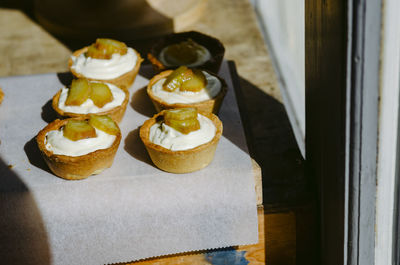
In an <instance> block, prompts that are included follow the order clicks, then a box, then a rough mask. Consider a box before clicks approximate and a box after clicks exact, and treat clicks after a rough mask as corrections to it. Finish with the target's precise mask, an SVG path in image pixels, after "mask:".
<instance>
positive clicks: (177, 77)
mask: <svg viewBox="0 0 400 265" xmlns="http://www.w3.org/2000/svg"><path fill="white" fill-rule="evenodd" d="M206 85H207V79H206V77H205V75H204V74H203V72H202V71H201V70H192V69H189V68H187V67H186V66H180V67H179V68H177V69H176V70H174V71H173V72H172V73H171V74H170V75H169V76H168V77H167V78H166V80H165V81H164V83H163V89H164V90H166V91H168V92H172V91H175V90H176V89H177V88H179V90H180V91H191V92H199V91H201V90H202V89H203V88H204V87H206Z"/></svg>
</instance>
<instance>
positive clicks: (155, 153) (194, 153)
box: [139, 111, 223, 173]
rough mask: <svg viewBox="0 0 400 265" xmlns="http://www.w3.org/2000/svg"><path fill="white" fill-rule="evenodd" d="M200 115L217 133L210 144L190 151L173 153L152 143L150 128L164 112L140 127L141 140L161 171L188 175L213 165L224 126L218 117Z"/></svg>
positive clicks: (207, 114)
mask: <svg viewBox="0 0 400 265" xmlns="http://www.w3.org/2000/svg"><path fill="white" fill-rule="evenodd" d="M199 113H200V114H201V115H203V116H205V117H207V118H208V119H210V120H211V121H212V122H213V124H214V126H215V128H216V132H215V135H214V138H213V139H212V140H211V141H210V142H207V143H205V144H202V145H199V146H197V147H195V148H192V149H188V150H181V151H172V150H169V149H167V148H164V147H162V146H160V145H157V144H154V143H153V142H151V141H150V139H149V134H150V128H151V126H153V125H154V124H155V123H156V122H157V121H158V120H159V119H160V117H161V116H163V115H164V111H161V112H160V113H158V114H156V115H154V116H153V117H152V118H150V119H148V120H147V121H145V122H144V124H143V125H142V127H140V133H139V135H140V138H141V139H142V142H143V143H144V145H145V147H146V149H147V152H148V153H149V155H150V158H151V160H152V161H153V163H154V164H155V165H156V166H157V167H158V168H159V169H161V170H164V171H167V172H171V173H188V172H193V171H197V170H200V169H202V168H204V167H206V166H208V165H209V164H210V163H211V161H212V160H213V158H214V153H215V150H216V148H217V145H218V142H219V139H220V138H221V135H222V127H223V126H222V122H221V121H220V120H219V119H218V117H217V116H216V115H214V114H212V113H202V112H199Z"/></svg>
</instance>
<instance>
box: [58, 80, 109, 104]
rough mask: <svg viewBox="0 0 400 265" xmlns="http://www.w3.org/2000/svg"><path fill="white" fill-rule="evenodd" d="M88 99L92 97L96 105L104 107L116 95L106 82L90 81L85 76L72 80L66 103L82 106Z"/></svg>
mask: <svg viewBox="0 0 400 265" xmlns="http://www.w3.org/2000/svg"><path fill="white" fill-rule="evenodd" d="M87 99H91V100H92V101H93V104H94V105H96V106H97V107H99V108H102V107H103V106H104V105H105V104H107V103H109V102H111V101H113V99H114V97H113V94H112V93H111V90H110V88H109V87H108V86H107V85H106V84H103V83H98V82H89V81H88V80H87V79H84V78H79V79H75V80H72V83H71V87H70V89H69V90H68V96H67V99H66V100H65V105H66V106H80V105H82V104H83V103H84V102H85V101H86V100H87Z"/></svg>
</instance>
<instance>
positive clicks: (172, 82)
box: [163, 66, 188, 92]
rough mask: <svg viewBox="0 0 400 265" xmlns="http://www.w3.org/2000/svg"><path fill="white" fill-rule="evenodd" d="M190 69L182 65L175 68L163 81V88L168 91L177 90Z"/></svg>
mask: <svg viewBox="0 0 400 265" xmlns="http://www.w3.org/2000/svg"><path fill="white" fill-rule="evenodd" d="M187 70H188V68H187V67H186V66H180V67H178V68H177V69H176V70H174V71H173V72H172V73H171V74H170V75H169V76H167V79H166V80H165V81H164V83H163V89H164V90H165V91H168V92H172V91H175V90H176V89H178V88H180V86H181V85H182V82H183V80H182V76H183V73H185V72H186V71H187Z"/></svg>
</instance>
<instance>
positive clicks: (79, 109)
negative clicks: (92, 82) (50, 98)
mask: <svg viewBox="0 0 400 265" xmlns="http://www.w3.org/2000/svg"><path fill="white" fill-rule="evenodd" d="M105 84H106V85H107V86H108V87H109V88H110V90H111V93H112V95H113V100H112V101H111V102H108V103H107V104H105V105H104V106H103V107H101V108H99V107H97V106H96V105H95V104H94V103H93V101H92V100H91V99H90V98H89V99H87V100H86V101H85V102H83V103H82V104H81V105H79V106H66V105H65V100H66V99H67V97H68V90H69V89H68V88H66V87H63V88H62V90H61V94H60V99H59V100H58V107H59V108H60V109H61V110H63V111H64V112H70V113H77V114H88V113H99V112H103V111H109V110H111V109H113V108H115V107H117V106H120V105H121V104H122V102H123V101H124V99H125V96H126V95H125V93H124V91H122V89H120V88H119V87H117V86H115V85H113V84H109V83H105Z"/></svg>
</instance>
